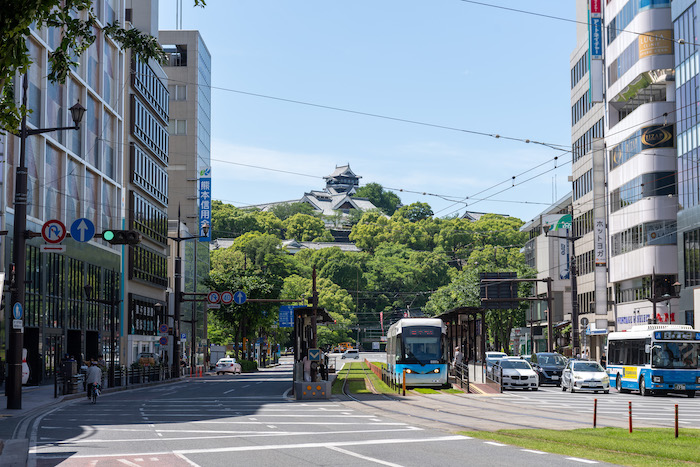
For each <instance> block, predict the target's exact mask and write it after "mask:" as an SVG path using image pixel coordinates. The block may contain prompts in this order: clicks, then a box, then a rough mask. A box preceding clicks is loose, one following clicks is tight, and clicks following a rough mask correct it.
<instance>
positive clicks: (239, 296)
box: [233, 290, 248, 305]
mask: <svg viewBox="0 0 700 467" xmlns="http://www.w3.org/2000/svg"><path fill="white" fill-rule="evenodd" d="M246 300H248V296H247V295H246V294H245V292H243V291H242V290H239V291H238V292H236V293H235V294H233V301H234V302H236V305H243V304H244V303H245V301H246Z"/></svg>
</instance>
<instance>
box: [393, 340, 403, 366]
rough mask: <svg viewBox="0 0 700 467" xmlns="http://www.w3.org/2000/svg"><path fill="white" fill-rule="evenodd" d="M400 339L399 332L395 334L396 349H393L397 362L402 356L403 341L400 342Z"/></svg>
mask: <svg viewBox="0 0 700 467" xmlns="http://www.w3.org/2000/svg"><path fill="white" fill-rule="evenodd" d="M401 341H402V339H401V335H400V334H399V335H398V336H396V349H395V352H396V353H395V356H396V361H397V362H399V361H401V360H402V359H403V358H402V357H403V342H401Z"/></svg>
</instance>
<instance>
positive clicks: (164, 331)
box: [158, 323, 168, 334]
mask: <svg viewBox="0 0 700 467" xmlns="http://www.w3.org/2000/svg"><path fill="white" fill-rule="evenodd" d="M158 330H159V331H160V332H161V333H162V334H167V332H168V325H167V324H165V323H163V324H161V325H160V326H158Z"/></svg>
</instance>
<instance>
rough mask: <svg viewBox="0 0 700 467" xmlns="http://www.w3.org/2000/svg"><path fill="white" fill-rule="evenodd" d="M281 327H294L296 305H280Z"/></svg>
mask: <svg viewBox="0 0 700 467" xmlns="http://www.w3.org/2000/svg"><path fill="white" fill-rule="evenodd" d="M279 327H281V328H291V327H294V307H293V306H291V305H282V306H280V322H279Z"/></svg>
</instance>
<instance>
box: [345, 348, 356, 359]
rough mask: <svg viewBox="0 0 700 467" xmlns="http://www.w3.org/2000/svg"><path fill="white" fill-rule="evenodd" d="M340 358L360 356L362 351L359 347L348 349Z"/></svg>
mask: <svg viewBox="0 0 700 467" xmlns="http://www.w3.org/2000/svg"><path fill="white" fill-rule="evenodd" d="M340 358H357V359H359V358H360V352H359V351H358V350H357V349H348V350H346V351H345V352H343V355H342V356H341V357H340Z"/></svg>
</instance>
